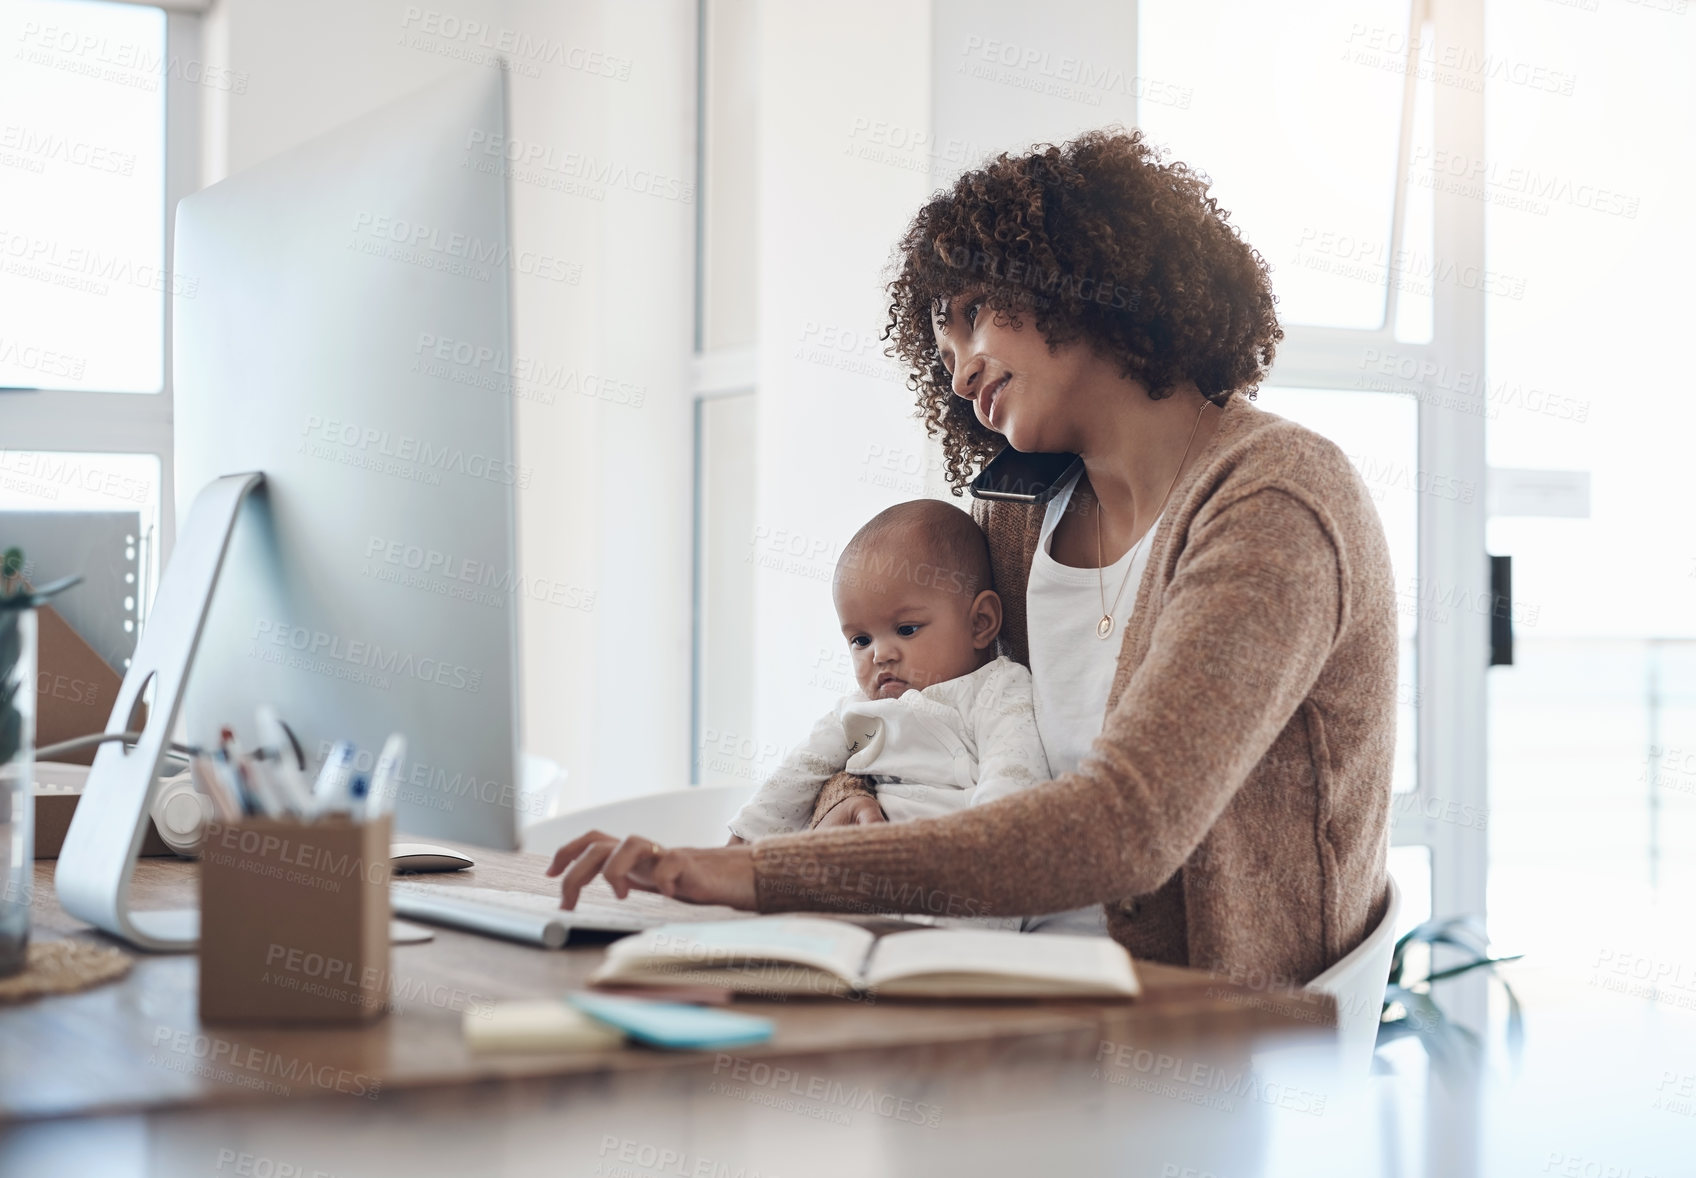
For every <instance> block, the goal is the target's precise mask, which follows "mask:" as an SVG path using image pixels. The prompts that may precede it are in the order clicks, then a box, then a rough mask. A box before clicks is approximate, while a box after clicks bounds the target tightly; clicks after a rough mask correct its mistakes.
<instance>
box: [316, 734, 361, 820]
mask: <svg viewBox="0 0 1696 1178" xmlns="http://www.w3.org/2000/svg"><path fill="white" fill-rule="evenodd" d="M352 779H353V744H352V743H351V742H349V741H345V740H338V741H336V743H335V745H334V746H333V747H332V748H331V749H330V755H329V756H328V757H326V758H325V759H324V767H323V769H321V770H319V773H318V781H317V783H316V784H315V785H313V787H312V811H313V813H314V814H346V813H347V812H348V810H349V809H350V805H349V803H350V800H351V799H350V797H349V792H348V787H349V785H350V784H351V783H352Z"/></svg>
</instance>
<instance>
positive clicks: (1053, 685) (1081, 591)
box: [1025, 470, 1160, 777]
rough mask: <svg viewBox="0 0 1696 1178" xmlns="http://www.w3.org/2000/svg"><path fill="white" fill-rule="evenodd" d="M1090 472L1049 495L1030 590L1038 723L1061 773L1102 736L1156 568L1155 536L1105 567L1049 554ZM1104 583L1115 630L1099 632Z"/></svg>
mask: <svg viewBox="0 0 1696 1178" xmlns="http://www.w3.org/2000/svg"><path fill="white" fill-rule="evenodd" d="M1082 475H1083V472H1082V471H1081V470H1080V471H1079V472H1078V473H1077V474H1075V475H1073V476H1072V477H1071V479H1069V480H1068V481H1067V482H1066V484H1065V486H1064V487H1063V488H1062V489H1061V491H1060V493H1059V494H1057V495H1055V496H1054V498H1052V499H1050V500H1049V501H1048V510H1047V512H1046V513H1045V514H1044V515H1043V519H1042V533H1041V538H1040V539H1039V540H1038V541H1037V546H1036V555H1035V556H1034V557H1033V558H1032V560H1031V571H1030V579H1029V582H1028V585H1027V587H1026V590H1025V634H1026V638H1027V640H1028V643H1029V647H1030V656H1031V680H1032V691H1033V692H1034V693H1035V695H1036V727H1037V732H1038V734H1039V735H1040V736H1041V738H1042V747H1043V751H1044V752H1045V753H1047V755H1048V767H1049V769H1050V770H1052V771H1053V773H1054V776H1056V777H1059V776H1060V775H1061V774H1063V773H1070V772H1072V771H1073V770H1075V769H1076V768H1077V767H1078V764H1079V762H1081V761H1082V760H1083V759H1084V756H1085V755H1086V754H1087V753H1088V752H1089V750H1090V746H1091V745H1092V744H1094V743H1095V738H1096V737H1098V736H1100V735H1101V726H1102V723H1103V721H1104V720H1105V719H1106V716H1107V693H1108V691H1109V690H1110V689H1111V688H1112V686H1113V672H1114V670H1115V669H1116V668H1117V666H1118V662H1119V649H1120V647H1121V646H1123V645H1124V638H1125V627H1126V625H1127V624H1128V623H1129V622H1130V617H1131V613H1132V612H1133V611H1134V610H1135V608H1136V600H1137V589H1138V587H1139V586H1140V585H1141V583H1142V574H1143V570H1144V569H1145V568H1147V567H1148V553H1149V550H1150V549H1151V548H1153V547H1154V541H1153V539H1152V538H1151V539H1148V540H1147V541H1146V542H1144V543H1139V544H1133V545H1132V546H1131V549H1130V551H1128V552H1126V553H1125V555H1123V556H1121V557H1120V558H1119V559H1118V560H1117V561H1115V562H1114V563H1113V564H1112V566H1111V567H1109V568H1105V569H1099V570H1098V569H1078V568H1073V567H1071V566H1070V565H1064V564H1061V563H1059V562H1058V561H1056V560H1055V559H1054V557H1053V556H1052V555H1051V554H1050V553H1049V544H1050V543H1051V542H1052V538H1053V534H1054V527H1055V525H1056V524H1058V523H1059V522H1060V516H1061V513H1062V512H1064V511H1065V510H1066V504H1067V503H1069V502H1070V501H1071V498H1072V491H1073V490H1074V489H1075V488H1076V487H1077V485H1078V480H1079V478H1081V477H1082ZM1159 526H1160V521H1159V520H1158V519H1157V520H1155V521H1154V524H1153V526H1152V527H1150V528H1149V533H1150V535H1151V536H1152V533H1153V531H1154V528H1157V527H1159ZM1133 554H1134V555H1135V558H1136V567H1134V568H1131V569H1130V579H1129V581H1125V574H1126V569H1127V567H1128V562H1129V561H1130V560H1131V558H1132V556H1133ZM1121 581H1125V591H1124V593H1122V594H1120V596H1119V604H1118V606H1117V607H1116V608H1113V594H1114V593H1116V592H1118V589H1119V583H1120V582H1121ZM1103 582H1105V583H1106V586H1107V603H1108V606H1109V607H1110V608H1113V632H1112V633H1111V634H1109V635H1108V636H1107V637H1106V638H1099V637H1097V636H1096V632H1095V627H1096V624H1097V623H1098V622H1100V621H1101V597H1102V588H1101V587H1102V583H1103Z"/></svg>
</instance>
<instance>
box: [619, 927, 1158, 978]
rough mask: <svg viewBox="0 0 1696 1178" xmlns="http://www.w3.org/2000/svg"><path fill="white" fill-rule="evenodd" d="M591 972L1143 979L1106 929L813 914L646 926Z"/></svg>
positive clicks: (678, 975)
mask: <svg viewBox="0 0 1696 1178" xmlns="http://www.w3.org/2000/svg"><path fill="white" fill-rule="evenodd" d="M594 981H595V982H597V983H602V982H606V983H616V984H619V985H654V986H674V985H708V986H723V987H725V988H726V989H729V990H735V991H737V992H738V993H744V994H771V995H780V994H783V995H786V994H848V993H875V994H877V995H879V996H885V995H887V996H890V997H923V998H1074V997H1121V998H1131V997H1135V996H1136V994H1137V993H1138V992H1139V990H1140V987H1139V986H1138V984H1137V975H1136V971H1135V970H1134V969H1132V968H1131V958H1130V954H1128V953H1126V952H1125V950H1124V949H1123V948H1122V947H1121V946H1120V945H1119V944H1118V943H1117V942H1115V941H1112V940H1109V939H1108V938H1107V937H1067V936H1037V935H1030V934H1024V933H1014V932H999V931H996V930H992V929H916V930H913V931H909V932H898V933H888V934H885V935H884V936H881V937H880V936H878V935H877V934H876V933H874V932H870V931H868V930H866V929H863V928H860V927H858V926H856V925H853V924H849V923H846V922H844V921H839V920H828V919H821V918H819V917H809V916H762V917H755V918H752V919H748V920H725V921H712V922H709V923H704V924H673V925H665V926H662V927H660V928H655V929H649V930H648V931H647V932H644V933H639V934H638V935H636V936H634V937H627V938H625V939H624V940H622V941H619V942H618V943H617V944H615V945H612V946H611V947H609V948H608V949H607V959H606V962H605V963H604V964H603V965H602V966H601V968H600V969H599V970H597V971H596V972H595V976H594Z"/></svg>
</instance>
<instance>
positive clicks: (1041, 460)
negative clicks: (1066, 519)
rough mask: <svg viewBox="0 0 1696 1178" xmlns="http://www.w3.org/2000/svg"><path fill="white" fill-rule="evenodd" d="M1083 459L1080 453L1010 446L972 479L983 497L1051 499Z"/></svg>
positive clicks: (1018, 500) (974, 488) (974, 489)
mask: <svg viewBox="0 0 1696 1178" xmlns="http://www.w3.org/2000/svg"><path fill="white" fill-rule="evenodd" d="M1082 461H1083V459H1081V458H1079V457H1078V456H1077V455H1076V454H1025V453H1023V452H1021V451H1018V450H1015V449H1013V447H1011V446H1008V447H1006V448H1004V449H1003V450H1002V451H1001V453H999V454H997V455H996V456H995V457H994V458H992V459H990V460H989V465H988V466H986V467H984V468H983V472H982V473H981V474H979V475H978V477H977V478H975V479H973V480H972V494H973V495H974V496H976V497H977V498H979V499H1004V500H1009V501H1011V502H1014V503H1047V502H1048V501H1049V500H1050V499H1052V498H1054V496H1055V494H1056V492H1058V491H1059V489H1060V488H1061V487H1062V486H1064V485H1065V483H1066V480H1067V479H1068V478H1070V477H1071V475H1072V472H1073V470H1074V469H1075V468H1076V467H1077V465H1078V464H1079V463H1080V462H1082Z"/></svg>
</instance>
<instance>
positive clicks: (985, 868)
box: [549, 131, 1396, 982]
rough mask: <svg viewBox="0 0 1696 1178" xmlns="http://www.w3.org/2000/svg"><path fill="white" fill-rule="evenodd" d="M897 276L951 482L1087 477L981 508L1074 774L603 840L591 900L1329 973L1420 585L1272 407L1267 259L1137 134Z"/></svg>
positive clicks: (938, 223)
mask: <svg viewBox="0 0 1696 1178" xmlns="http://www.w3.org/2000/svg"><path fill="white" fill-rule="evenodd" d="M898 262H899V272H898V274H897V276H896V278H895V280H894V281H893V282H892V283H891V284H890V287H889V290H890V295H891V302H890V326H889V329H888V331H887V332H886V337H887V338H889V339H890V340H891V341H892V343H891V351H892V353H893V354H896V355H898V356H899V357H900V358H902V359H903V360H905V361H906V362H907V363H908V364H909V365H911V368H912V372H913V376H912V377H911V379H910V384H911V385H912V387H914V388H915V389H916V391H917V392H918V395H919V405H920V408H921V409H922V410H923V412H924V415H925V417H926V427H927V429H928V430H929V431H930V432H932V433H933V434H934V433H940V434H941V436H942V445H943V450H944V453H945V454H946V456H947V459H948V476H949V480H950V482H951V483H952V485H953V489H954V493H955V494H957V495H958V494H960V493H962V490H963V488H964V487H965V485H966V484H967V483H969V482H970V480H971V478H972V477H973V476H974V475H975V474H976V473H977V471H978V469H979V468H980V467H981V466H982V465H983V463H984V462H985V461H987V460H988V459H989V458H990V457H991V456H992V455H993V454H994V453H995V452H996V451H997V450H998V449H999V448H1000V447H1001V446H1003V445H1008V444H1010V445H1012V446H1013V447H1014V448H1016V449H1018V450H1022V451H1070V452H1072V453H1076V454H1078V455H1079V456H1080V457H1081V458H1082V460H1083V461H1082V470H1081V472H1080V473H1079V474H1078V475H1076V476H1075V477H1073V478H1072V479H1070V480H1068V482H1067V483H1066V485H1065V486H1063V487H1062V488H1061V491H1060V493H1059V494H1058V495H1057V496H1056V497H1055V498H1054V499H1052V500H1051V501H1050V502H1049V503H1047V504H1046V505H1037V506H1026V505H1022V504H1010V503H996V504H994V505H988V504H986V503H985V502H982V501H980V502H978V503H977V504H976V505H975V508H974V516H975V517H976V518H977V520H978V522H979V524H980V525H981V526H983V528H984V530H985V533H986V535H987V536H988V539H989V545H990V551H991V556H992V562H993V565H994V573H995V582H996V589H997V590H998V591H999V592H1000V595H1001V598H1002V601H1003V603H1004V609H1005V619H1004V623H1003V627H1002V633H1001V642H1002V644H1003V646H1002V649H1003V650H1004V651H1005V652H1006V653H1008V654H1009V655H1011V656H1012V657H1013V658H1015V659H1017V660H1019V661H1020V662H1023V663H1025V664H1027V665H1028V666H1029V667H1030V668H1031V673H1032V677H1033V680H1034V686H1035V692H1036V698H1037V708H1038V728H1039V731H1040V734H1041V737H1042V741H1043V745H1044V747H1045V749H1046V750H1047V753H1048V760H1049V764H1050V768H1051V769H1052V770H1053V772H1054V774H1055V779H1054V780H1053V781H1052V782H1050V783H1048V784H1047V785H1044V786H1042V787H1040V788H1038V789H1035V790H1031V791H1028V792H1026V793H1023V794H1021V795H1019V796H1017V797H1012V798H1008V799H1005V800H1002V801H999V802H995V803H993V804H990V805H986V806H983V807H980V808H976V809H973V810H970V811H968V812H964V813H961V814H956V815H951V816H948V817H944V818H935V819H928V820H925V821H919V822H911V823H900V824H895V823H886V822H883V821H881V819H882V817H883V816H882V814H881V812H880V811H879V810H878V809H877V802H876V799H875V798H874V797H873V796H872V795H871V794H870V792H869V791H868V790H867V789H866V788H865V785H864V783H863V782H861V781H859V780H858V779H855V778H853V777H850V776H847V775H843V776H840V777H838V778H836V779H833V780H832V782H831V783H830V785H829V786H827V788H826V789H825V790H824V791H823V792H822V793H821V796H820V800H819V805H818V809H817V810H816V811H815V815H816V821H817V824H818V826H819V827H820V829H816V830H814V831H811V832H808V833H804V834H795V835H785V836H779V837H773V838H769V839H764V840H761V841H759V842H757V843H755V844H752V845H749V846H733V847H719V848H704V849H676V848H672V849H667V848H663V847H660V846H658V845H657V844H654V843H653V842H651V841H649V840H647V839H644V838H641V837H640V836H632V837H629V838H626V839H623V840H619V839H617V838H613V837H611V836H609V835H604V834H600V833H595V834H591V835H586V836H584V837H583V838H580V839H577V840H575V841H573V842H572V843H570V844H568V845H566V846H564V847H562V848H560V850H559V853H558V854H557V855H556V856H555V858H554V861H553V864H552V865H551V867H550V868H549V874H550V875H562V876H563V880H562V890H563V900H564V904H565V906H566V907H570V906H572V905H573V904H574V903H575V901H576V897H577V893H578V891H579V889H580V888H581V887H582V885H583V884H584V883H585V882H586V881H587V880H588V879H590V878H592V877H593V876H594V875H595V874H597V873H600V874H602V875H605V876H606V878H607V880H608V882H609V883H610V884H611V885H612V887H613V888H614V890H615V891H617V892H618V893H619V894H620V895H622V894H624V893H625V892H626V891H627V890H628V889H630V888H644V889H651V890H656V891H660V892H663V893H665V894H666V895H671V896H676V897H679V898H682V899H685V900H692V901H697V902H703V903H719V904H731V905H735V906H737V907H741V908H748V909H757V910H759V911H762V912H780V911H795V910H812V911H820V910H852V911H867V910H873V911H902V912H934V913H941V912H945V911H946V912H951V913H955V914H960V913H964V914H967V915H977V914H1039V913H1047V912H1057V911H1061V910H1063V909H1069V908H1076V907H1079V906H1081V905H1086V904H1094V903H1100V904H1103V905H1104V906H1105V909H1106V913H1107V917H1108V928H1109V932H1110V933H1111V935H1112V936H1113V937H1115V938H1116V939H1117V940H1119V941H1120V942H1121V943H1123V944H1124V945H1125V946H1126V947H1128V948H1129V949H1130V950H1131V952H1132V953H1134V954H1136V955H1137V956H1140V957H1144V958H1149V959H1153V960H1157V961H1165V962H1172V963H1175V964H1187V965H1195V966H1203V967H1207V968H1214V969H1261V970H1264V971H1267V972H1268V973H1270V974H1272V975H1274V976H1277V977H1280V978H1284V979H1289V980H1291V981H1296V982H1300V981H1305V980H1307V979H1309V978H1311V977H1313V976H1314V975H1315V974H1317V973H1319V972H1320V971H1322V970H1324V969H1325V968H1326V967H1327V966H1329V965H1331V964H1332V963H1333V962H1335V961H1336V960H1337V959H1338V958H1340V957H1342V956H1343V955H1344V954H1346V953H1347V952H1348V951H1349V950H1351V949H1353V948H1354V947H1355V946H1356V945H1357V944H1358V943H1359V942H1360V941H1361V939H1362V938H1363V937H1364V936H1365V934H1366V933H1367V931H1368V930H1369V929H1371V928H1372V927H1373V925H1374V924H1375V923H1376V921H1377V920H1378V919H1379V917H1380V916H1381V914H1382V912H1383V902H1384V895H1385V852H1386V848H1387V845H1388V837H1387V835H1388V819H1389V801H1390V768H1391V755H1392V750H1393V747H1394V735H1395V732H1394V729H1395V681H1396V612H1395V596H1394V591H1393V587H1392V578H1391V573H1390V560H1389V552H1388V548H1387V546H1386V544H1385V541H1384V536H1383V531H1382V528H1381V526H1380V524H1379V521H1378V516H1377V512H1376V510H1375V509H1374V507H1373V505H1372V500H1371V497H1370V495H1369V494H1368V492H1367V491H1366V489H1365V487H1364V486H1363V485H1362V484H1361V482H1360V480H1359V478H1358V477H1357V476H1356V474H1355V472H1354V470H1353V468H1352V467H1351V466H1350V464H1349V462H1348V460H1347V458H1346V457H1345V456H1344V455H1343V454H1342V453H1341V452H1340V451H1339V450H1338V449H1337V447H1336V446H1334V445H1332V444H1331V443H1329V442H1328V441H1326V440H1325V439H1323V438H1321V437H1319V436H1318V435H1316V434H1314V433H1312V432H1310V431H1308V430H1306V429H1303V428H1301V427H1300V426H1297V425H1295V424H1293V423H1291V422H1288V421H1285V420H1283V419H1282V418H1279V417H1276V416H1274V415H1272V414H1269V413H1266V412H1263V411H1262V410H1260V409H1258V408H1256V407H1255V406H1253V405H1252V404H1250V403H1249V402H1248V401H1247V400H1246V398H1247V397H1251V396H1252V395H1253V391H1254V389H1255V387H1256V386H1257V384H1258V382H1259V381H1260V379H1261V378H1262V377H1263V375H1264V373H1265V370H1266V368H1267V366H1268V365H1269V364H1270V363H1271V360H1272V357H1273V350H1274V348H1275V346H1276V343H1277V341H1278V340H1280V339H1281V338H1282V337H1283V333H1282V331H1281V330H1280V329H1279V327H1278V325H1277V320H1276V317H1275V315H1274V310H1273V304H1274V300H1273V297H1272V292H1271V286H1270V282H1269V279H1268V275H1267V268H1266V265H1265V262H1264V261H1263V260H1262V258H1261V257H1260V255H1259V254H1257V253H1256V252H1255V251H1254V250H1253V249H1252V248H1250V247H1249V245H1248V244H1247V243H1246V242H1244V241H1243V240H1242V239H1241V238H1240V237H1239V236H1238V234H1237V232H1236V230H1235V228H1234V227H1233V226H1231V225H1230V224H1229V221H1228V215H1227V214H1226V213H1225V212H1224V211H1223V210H1221V209H1220V208H1219V207H1218V205H1217V204H1216V203H1215V202H1214V201H1213V199H1212V198H1211V197H1209V196H1208V195H1207V189H1206V183H1205V181H1204V180H1203V179H1202V177H1200V176H1199V175H1198V174H1196V173H1195V172H1192V171H1191V170H1189V169H1188V168H1186V167H1185V166H1184V165H1182V164H1179V163H1171V164H1164V163H1162V162H1161V161H1160V160H1159V159H1158V158H1157V157H1156V156H1155V154H1154V153H1153V152H1152V151H1151V149H1150V148H1149V147H1148V145H1147V144H1146V143H1145V142H1144V141H1143V139H1142V137H1141V135H1140V133H1139V132H1135V131H1133V132H1131V133H1129V134H1125V133H1120V132H1105V131H1098V132H1091V133H1088V134H1085V135H1083V136H1081V137H1079V138H1078V139H1076V140H1073V141H1071V142H1069V143H1066V144H1064V145H1062V146H1060V147H1054V146H1050V145H1043V146H1039V147H1038V148H1035V149H1033V150H1032V151H1031V152H1030V153H1029V154H1026V155H1022V156H1017V157H1010V156H1007V155H1002V156H1000V157H998V158H997V159H996V160H994V161H993V162H991V163H989V164H988V165H987V166H985V167H983V168H981V169H979V170H977V171H974V172H970V173H967V174H966V175H964V176H962V177H961V178H960V179H959V180H958V181H957V182H956V183H955V184H954V186H953V188H952V189H951V190H949V191H947V192H946V193H944V194H941V195H939V196H938V197H937V198H935V199H933V200H932V201H931V202H930V203H929V204H927V205H926V206H925V207H924V208H923V209H921V210H920V211H919V213H918V215H917V217H915V218H914V220H913V223H912V225H911V226H910V227H909V229H908V231H907V233H906V235H905V237H904V238H903V240H902V242H901V245H900V249H899V257H898Z"/></svg>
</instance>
